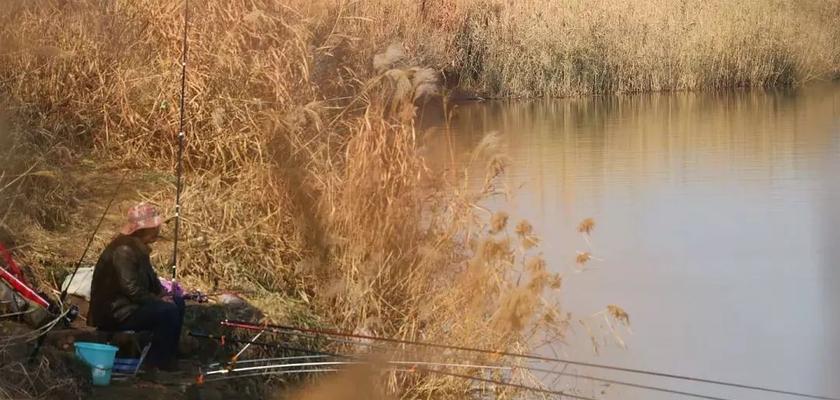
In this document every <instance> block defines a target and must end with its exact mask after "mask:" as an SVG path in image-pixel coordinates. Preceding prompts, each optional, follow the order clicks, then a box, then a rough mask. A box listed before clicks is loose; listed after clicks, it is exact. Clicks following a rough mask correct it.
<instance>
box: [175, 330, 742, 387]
mask: <svg viewBox="0 0 840 400" xmlns="http://www.w3.org/2000/svg"><path fill="white" fill-rule="evenodd" d="M189 335H190V336H192V337H196V338H201V339H210V340H216V341H219V342H221V343H222V344H225V343H239V344H248V343H250V344H251V345H254V346H260V347H266V348H276V349H283V350H289V351H296V352H301V353H305V354H314V355H312V356H298V357H281V358H267V359H261V360H240V361H237V363H238V364H239V365H241V364H249V363H258V362H269V361H275V362H276V361H285V360H287V359H297V358H312V357H336V358H347V359H356V357H353V356H348V355H344V354H337V353H330V352H326V351H322V350H313V349H307V348H300V347H290V346H286V345H282V344H277V343H268V342H249V341H247V340H241V339H230V338H227V337H226V336H214V335H206V334H200V333H195V332H190V333H189ZM398 363H408V364H411V363H412V362H410V361H406V362H398ZM433 364H436V365H438V366H447V365H454V364H443V363H433ZM220 365H222V364H213V365H210V367H217V366H220ZM228 366H229V364H228ZM461 366H464V365H461ZM470 367H472V368H478V369H505V368H507V369H519V370H524V371H530V372H539V373H545V374H549V375H555V376H566V377H570V378H580V379H586V380H591V381H594V382H603V383H609V384H613V385H620V386H626V387H632V388H636V389H646V390H652V391H656V392H661V393H669V394H676V395H680V396H686V397H693V398H698V399H706V400H729V399H727V398H723V397H715V396H708V395H704V394H698V393H691V392H684V391H680V390H674V389H668V388H662V387H657V386H649V385H642V384H637V383H632V382H626V381H619V380H615V379H607V378H601V377H597V376H589V375H581V374H574V373H571V372H565V371H556V370H553V369H547V368H539V367H531V366H520V365H511V366H507V365H493V364H489V365H470Z"/></svg>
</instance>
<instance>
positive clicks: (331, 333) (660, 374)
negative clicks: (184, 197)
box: [221, 320, 840, 400]
mask: <svg viewBox="0 0 840 400" xmlns="http://www.w3.org/2000/svg"><path fill="white" fill-rule="evenodd" d="M221 324H222V325H223V326H228V327H231V328H241V329H251V330H253V329H255V325H253V324H251V323H248V322H242V321H228V320H225V321H222V322H221ZM263 327H266V328H269V329H274V330H276V331H281V332H282V331H298V332H306V333H314V334H320V335H325V336H339V337H350V338H356V339H366V340H375V341H381V342H390V343H398V344H407V345H413V346H423V347H431V348H438V349H447V350H456V351H464V352H473V353H482V354H491V355H496V356H504V357H514V358H523V359H529V360H537V361H548V362H560V363H567V364H571V365H577V366H582V367H591V368H600V369H607V370H613V371H620V372H629V373H635V374H642V375H650V376H658V377H662V378H671V379H679V380H684V381H690V382H699V383H708V384H713V385H720V386H728V387H733V388H739V389H749V390H756V391H762V392H768V393H776V394H784V395H788V396H796V397H804V398H810V399H819V400H840V398H836V397H828V396H820V395H812V394H806V393H800V392H793V391H787V390H779V389H772V388H768V387H763V386H753V385H745V384H740V383H732V382H726V381H720V380H713V379H704V378H695V377H691V376H686V375H678V374H672V373H664V372H656V371H649V370H642V369H634V368H625V367H617V366H612V365H605V364H596V363H587V362H582V361H572V360H565V359H561V358H553V357H546V356H538V355H534V354H523V353H511V352H506V351H497V350H488V349H479V348H471V347H464V346H454V345H445V344H437V343H427V342H420V341H412V340H403V339H394V338H386V337H378V336H369V335H360V334H352V333H342V332H336V331H330V330H322V329H313V328H300V327H293V326H285V325H260V327H257V329H262V328H263Z"/></svg>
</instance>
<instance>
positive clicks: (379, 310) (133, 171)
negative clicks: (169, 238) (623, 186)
mask: <svg viewBox="0 0 840 400" xmlns="http://www.w3.org/2000/svg"><path fill="white" fill-rule="evenodd" d="M736 3H737V4H736ZM2 7H3V12H2V13H0V110H2V112H0V122H2V123H0V135H2V136H0V143H2V145H3V146H2V147H3V148H2V149H0V152H2V156H3V165H4V167H3V174H2V176H0V197H2V203H0V206H2V208H0V213H3V216H2V224H0V227H1V228H2V229H0V234H2V238H3V239H4V240H5V241H7V242H8V241H13V242H14V244H15V245H16V246H18V248H19V252H18V253H19V256H20V257H21V258H23V259H25V260H26V261H27V263H28V264H29V265H30V266H32V267H33V270H34V274H35V275H36V277H37V278H39V279H38V280H39V281H40V282H41V284H42V285H43V287H44V288H45V289H46V288H48V287H49V286H51V285H52V286H54V285H55V282H56V279H58V278H57V277H60V276H62V275H63V274H64V273H66V270H67V268H68V267H69V266H70V265H71V264H72V263H73V262H74V261H75V258H77V257H78V256H79V255H80V253H81V251H82V249H81V247H82V246H83V243H84V242H85V237H86V235H88V234H89V231H90V229H91V228H92V226H93V224H94V222H93V221H95V219H96V217H97V214H98V213H99V212H101V209H102V207H104V203H105V202H106V201H107V196H108V195H109V194H110V192H111V190H112V189H113V186H114V182H115V181H117V180H118V177H119V175H121V174H122V172H120V171H123V170H128V171H130V173H129V175H128V176H129V180H128V184H127V186H126V189H125V190H124V191H123V193H121V194H120V196H119V197H118V200H119V201H118V207H117V208H116V209H115V210H114V211H113V212H112V213H111V214H110V215H109V217H108V220H107V222H106V225H105V228H104V229H103V231H102V232H100V234H99V235H98V236H97V239H96V242H95V245H94V246H93V253H96V252H97V251H98V250H99V249H101V248H102V246H103V245H104V244H105V242H106V241H107V240H108V238H109V237H110V236H111V235H112V234H113V233H114V232H115V230H116V228H117V227H118V220H119V218H120V215H121V214H122V213H123V212H124V210H125V208H126V207H127V206H128V205H129V203H131V202H132V201H136V200H139V199H146V200H149V201H152V202H155V203H157V204H159V205H160V206H161V207H163V208H165V209H166V210H167V212H169V213H171V210H172V203H173V198H174V179H173V172H172V171H173V170H174V162H175V154H176V150H177V146H176V134H177V132H176V131H177V127H178V93H179V90H178V89H179V79H180V76H179V74H180V66H179V63H178V60H179V58H180V46H181V42H180V29H181V14H180V12H181V8H180V4H179V3H177V2H172V1H169V0H138V1H116V2H98V1H92V0H91V1H83V0H78V1H69V0H67V1H59V0H49V1H48V0H44V1H38V2H32V1H20V0H8V1H5V2H3V4H2ZM839 17H840V5H838V3H836V2H833V1H818V0H809V1H805V0H803V1H796V2H794V1H770V0H766V1H761V0H750V1H745V2H728V1H722V0H721V1H717V0H716V1H710V2H700V1H688V0H685V1H664V0H636V1H631V0H623V1H618V2H608V1H595V2H582V1H569V2H550V1H547V0H529V1H517V2H515V3H514V2H505V1H490V0H461V1H456V0H418V1H407V0H399V1H385V0H371V1H364V2H342V1H327V0H317V1H303V0H288V1H283V2H277V1H269V0H233V1H224V2H221V1H219V2H215V1H210V2H193V9H192V24H191V27H190V33H189V47H190V50H189V66H188V88H187V89H188V90H187V102H186V103H187V107H188V110H187V129H186V131H187V137H188V142H187V143H188V144H187V150H186V159H185V163H186V189H185V192H184V200H183V208H184V210H185V216H184V232H183V247H182V250H183V253H182V257H181V260H180V261H181V262H180V270H179V274H180V277H181V278H182V279H183V280H184V281H185V282H187V283H189V284H192V285H197V286H199V287H204V288H206V287H208V286H210V285H211V282H213V281H214V280H218V281H220V282H221V285H223V286H225V287H238V288H246V289H252V290H255V291H256V292H257V293H258V295H257V296H255V298H254V299H253V301H254V302H255V303H257V304H258V305H259V306H261V307H262V308H264V309H265V310H266V311H267V313H268V315H269V316H270V317H271V318H272V319H274V320H278V321H284V322H290V321H291V322H307V323H313V324H325V325H334V326H339V327H341V328H344V329H348V330H355V331H361V332H371V333H377V334H382V335H386V336H398V337H404V338H422V339H423V340H426V341H440V342H446V343H454V344H460V345H465V346H476V347H485V348H497V349H526V348H527V344H528V343H529V339H530V338H531V337H532V336H533V335H535V334H536V332H545V329H546V328H550V329H549V331H551V332H554V333H556V334H557V335H562V334H563V332H564V331H565V327H566V324H567V323H568V318H569V317H568V316H567V315H566V314H565V312H564V311H563V310H560V309H559V308H558V307H557V306H556V305H555V304H554V303H553V302H552V301H550V300H547V299H550V298H551V296H548V295H547V293H548V292H550V291H555V290H559V288H560V283H561V277H560V276H557V275H553V274H550V273H548V272H547V270H546V266H545V263H544V262H543V261H542V260H541V259H540V258H539V256H538V252H539V248H538V240H537V239H536V238H535V235H534V233H533V232H532V231H531V229H530V225H528V224H527V222H525V221H518V220H515V219H511V221H510V222H508V218H507V217H506V216H502V215H496V216H491V215H488V213H487V212H486V211H484V210H483V209H481V208H480V207H477V203H479V202H480V200H481V199H482V198H484V197H485V196H490V195H493V194H494V193H497V192H498V191H499V190H500V189H499V188H497V187H496V185H495V182H496V178H497V177H498V175H499V174H502V173H503V172H504V157H503V155H500V154H498V152H497V151H496V150H495V148H494V145H493V140H492V137H488V140H486V141H485V142H483V143H482V145H480V146H478V147H477V148H476V149H475V150H474V153H475V157H473V158H474V160H475V161H474V162H476V163H486V165H487V177H486V185H485V187H484V188H483V190H480V191H479V192H476V193H472V192H465V191H464V190H462V189H461V185H460V184H459V182H460V179H461V178H462V176H461V175H460V173H459V172H458V170H449V171H447V172H435V171H436V170H432V169H430V168H428V166H426V165H425V163H424V160H423V158H422V157H421V156H420V155H419V154H418V151H417V149H418V145H419V142H420V139H419V138H420V137H421V134H422V132H417V131H416V129H415V124H414V117H415V114H416V112H417V108H416V105H417V104H420V103H423V102H424V101H426V100H427V99H429V98H434V97H436V96H437V95H438V94H440V93H442V92H445V91H446V89H447V88H452V87H453V85H456V84H457V85H460V86H459V87H460V88H462V89H465V90H468V91H476V92H479V93H482V94H486V95H491V96H563V95H577V94H603V93H616V92H634V91H649V90H677V89H707V88H724V87H735V86H776V85H790V84H800V83H803V82H807V81H809V80H812V79H818V78H829V77H833V76H835V75H836V74H837V73H838V65H840V63H838V61H840V52H839V51H838V49H840V45H838V43H840V27H838V26H840V24H838V18H839ZM393 43H402V44H401V45H397V46H392V44H393ZM587 234H588V232H587ZM157 259H158V260H157V261H158V265H161V266H162V265H165V263H166V262H167V261H168V259H169V249H168V248H167V246H166V245H163V246H160V248H159V249H158V253H157ZM476 332H481V334H476ZM522 379H525V378H522ZM389 383H390V385H391V386H390V387H391V388H392V389H393V390H394V391H403V392H402V394H403V395H404V396H406V397H420V396H424V397H425V396H428V395H432V394H434V395H435V396H437V397H438V398H439V397H441V396H444V395H448V396H453V397H458V396H462V395H463V393H462V392H460V391H461V390H465V388H464V387H463V386H462V385H457V384H454V382H453V381H452V380H451V379H439V378H434V377H424V378H422V379H418V378H409V377H406V376H400V377H394V379H392V380H390V381H389ZM514 394H515V393H509V395H511V396H513V395H514Z"/></svg>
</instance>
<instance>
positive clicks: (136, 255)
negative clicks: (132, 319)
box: [87, 235, 163, 329]
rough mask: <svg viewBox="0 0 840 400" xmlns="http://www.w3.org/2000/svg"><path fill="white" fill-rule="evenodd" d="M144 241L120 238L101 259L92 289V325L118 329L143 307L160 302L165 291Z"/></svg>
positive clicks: (131, 237) (108, 248)
mask: <svg viewBox="0 0 840 400" xmlns="http://www.w3.org/2000/svg"><path fill="white" fill-rule="evenodd" d="M150 252H151V249H150V248H149V246H147V245H146V244H145V243H143V242H142V241H141V240H140V239H138V238H136V237H133V236H124V235H120V236H118V237H117V238H116V239H114V241H112V242H111V244H109V245H108V247H106V248H105V250H104V251H103V252H102V255H101V256H99V261H98V262H97V263H96V268H94V270H93V281H92V282H91V287H90V309H89V310H88V321H87V323H88V325H90V326H95V327H98V328H100V329H115V328H117V326H119V324H120V323H122V322H124V321H125V320H126V319H127V318H128V317H129V316H130V315H131V314H132V313H134V311H136V310H137V309H138V308H140V306H141V305H143V304H147V303H149V302H153V301H159V300H160V294H161V293H162V291H163V288H162V287H161V285H160V280H158V276H157V274H156V273H155V270H154V268H152V262H151V260H150V259H149V253H150Z"/></svg>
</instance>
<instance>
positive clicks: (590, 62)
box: [356, 0, 840, 96]
mask: <svg viewBox="0 0 840 400" xmlns="http://www.w3.org/2000/svg"><path fill="white" fill-rule="evenodd" d="M356 7H357V10H358V11H357V13H358V14H360V15H366V16H369V17H372V18H374V19H376V20H382V21H394V23H388V24H378V25H375V26H373V27H372V28H373V29H370V28H371V27H364V28H363V29H364V32H365V33H364V34H363V35H365V36H368V35H370V36H372V37H374V38H377V39H379V40H383V39H391V38H394V37H397V38H401V39H404V40H406V43H407V44H408V45H409V46H411V47H412V49H413V50H414V51H415V52H416V54H418V57H420V58H422V59H424V60H427V61H431V62H432V63H433V65H434V66H436V67H438V68H441V69H443V70H445V71H447V72H448V73H449V75H450V77H451V78H452V79H453V80H454V81H457V82H459V83H460V85H461V86H462V87H465V88H467V89H473V90H476V91H478V92H481V93H483V94H486V95H490V96H569V95H582V94H611V93H627V92H644V91H662V90H704V89H718V88H731V87H771V86H780V85H798V84H802V83H805V82H809V81H812V80H815V79H831V78H836V77H837V76H838V73H840V45H838V43H840V4H838V3H837V2H836V1H831V0H746V1H727V0H712V1H706V0H677V1H671V0H618V1H608V0H597V1H581V0H572V1H551V0H526V1H516V2H512V1H502V0H424V1H418V2H409V1H367V2H359V3H356Z"/></svg>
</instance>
